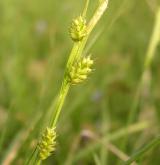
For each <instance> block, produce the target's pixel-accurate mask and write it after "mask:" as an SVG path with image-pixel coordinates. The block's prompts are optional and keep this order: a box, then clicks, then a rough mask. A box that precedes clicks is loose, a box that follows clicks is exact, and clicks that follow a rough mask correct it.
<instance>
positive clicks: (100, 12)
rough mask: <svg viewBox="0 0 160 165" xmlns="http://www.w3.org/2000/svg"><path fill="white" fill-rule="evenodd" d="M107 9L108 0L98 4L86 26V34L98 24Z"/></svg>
mask: <svg viewBox="0 0 160 165" xmlns="http://www.w3.org/2000/svg"><path fill="white" fill-rule="evenodd" d="M107 7H108V0H104V1H103V2H102V3H100V5H99V7H98V8H97V10H96V12H95V14H94V15H93V17H92V19H91V21H90V22H89V24H88V33H90V32H91V31H92V30H93V28H94V27H95V25H96V24H97V23H98V21H99V20H100V18H101V17H102V15H103V14H104V12H105V11H106V9H107Z"/></svg>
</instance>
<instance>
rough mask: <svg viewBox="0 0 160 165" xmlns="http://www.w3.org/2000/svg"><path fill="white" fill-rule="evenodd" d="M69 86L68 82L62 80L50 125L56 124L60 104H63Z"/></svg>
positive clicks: (60, 107)
mask: <svg viewBox="0 0 160 165" xmlns="http://www.w3.org/2000/svg"><path fill="white" fill-rule="evenodd" d="M69 88H70V83H67V82H65V81H64V82H63V83H62V87H61V90H60V93H59V96H58V98H57V101H56V104H55V110H54V111H53V115H52V117H51V124H50V125H51V127H52V128H54V127H55V126H56V124H57V121H58V118H59V116H60V113H61V109H62V106H63V104H64V101H65V98H66V96H67V93H68V90H69Z"/></svg>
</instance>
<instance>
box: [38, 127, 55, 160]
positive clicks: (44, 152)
mask: <svg viewBox="0 0 160 165" xmlns="http://www.w3.org/2000/svg"><path fill="white" fill-rule="evenodd" d="M55 146H56V131H55V128H48V127H47V128H46V129H45V130H44V132H43V133H42V136H41V139H40V141H39V143H38V149H39V158H40V160H45V159H47V158H48V157H49V156H50V155H51V154H52V153H53V152H54V151H55Z"/></svg>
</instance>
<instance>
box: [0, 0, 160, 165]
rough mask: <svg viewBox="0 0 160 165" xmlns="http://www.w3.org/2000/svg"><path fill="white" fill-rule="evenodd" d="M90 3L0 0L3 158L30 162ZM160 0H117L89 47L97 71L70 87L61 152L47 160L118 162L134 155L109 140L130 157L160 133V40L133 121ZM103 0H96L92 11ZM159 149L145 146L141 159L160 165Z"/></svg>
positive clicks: (0, 154) (61, 126) (0, 144)
mask: <svg viewBox="0 0 160 165" xmlns="http://www.w3.org/2000/svg"><path fill="white" fill-rule="evenodd" d="M84 2H85V1H84V0H83V1H75V0H67V1H63V2H60V1H56V0H45V1H44V0H34V1H22V0H1V1H0V161H1V162H4V161H8V162H10V161H12V162H10V164H13V165H14V164H15V165H18V164H24V162H25V161H26V160H27V159H28V158H29V156H30V153H31V152H32V151H33V150H34V147H35V145H36V140H37V137H38V135H39V132H40V130H41V129H42V128H41V127H42V123H43V122H45V119H44V117H43V116H44V115H42V114H46V113H47V112H46V110H47V109H48V108H49V106H50V104H51V102H52V100H53V98H55V97H56V95H57V92H58V90H59V88H60V85H61V84H60V83H61V81H62V78H63V72H64V67H65V64H66V61H67V59H68V54H69V52H70V50H71V46H72V42H71V41H70V38H69V35H68V27H69V24H70V22H71V20H72V18H74V17H75V16H77V15H79V13H80V12H81V9H82V8H83V5H84ZM153 2H156V3H155V4H156V5H155V6H154V3H152V4H153V6H150V5H148V3H147V0H142V1H139V0H134V1H128V0H123V1H118V0H110V3H109V8H108V10H107V12H106V14H105V15H104V16H103V18H102V20H101V21H100V24H99V25H98V26H97V27H96V29H95V30H94V32H93V34H92V36H91V37H90V39H89V42H88V45H87V47H86V51H85V52H89V53H90V52H91V53H92V54H93V58H94V59H95V65H94V68H95V70H94V72H93V74H91V76H90V78H89V79H88V80H87V81H86V82H85V83H83V84H81V85H78V86H76V87H72V89H71V90H70V92H69V95H68V97H67V100H66V102H65V105H64V107H63V110H62V111H63V115H61V117H60V120H59V124H58V128H57V132H58V139H57V149H56V152H55V153H54V154H53V156H52V157H50V158H49V159H48V160H47V161H45V162H44V164H53V163H55V164H58V165H59V164H60V165H61V164H62V165H63V164H66V165H71V164H76V165H77V164H83V165H90V164H101V165H112V164H115V165H116V164H117V165H118V164H121V163H122V162H123V163H125V161H126V160H121V159H120V158H119V155H117V153H115V152H112V150H110V148H109V145H108V143H111V144H112V145H114V146H115V147H116V148H117V149H118V150H120V151H121V152H122V153H124V154H125V155H127V156H128V157H130V156H131V155H135V154H136V153H137V151H139V148H141V147H142V146H146V147H147V144H150V142H151V141H152V140H153V141H154V139H155V137H157V135H159V132H160V103H159V102H160V101H159V100H160V92H159V91H160V87H159V84H160V76H159V75H160V73H159V70H160V69H159V64H160V56H159V54H160V44H158V45H157V49H156V51H155V53H154V58H153V61H152V63H151V66H150V68H149V73H148V74H147V75H148V76H147V79H145V83H143V85H142V90H141V94H140V97H138V102H137V105H136V110H135V115H134V121H133V122H130V124H129V126H128V129H127V128H126V125H127V123H128V120H129V116H130V112H131V109H132V108H133V103H134V98H135V95H136V91H137V88H138V84H139V80H140V79H141V76H142V72H143V67H144V62H145V60H146V52H147V50H148V47H149V44H150V39H151V36H152V32H153V29H154V24H155V13H156V11H157V9H158V6H160V2H159V1H158V0H157V1H156V0H155V1H153ZM97 4H98V0H92V1H91V5H90V8H89V16H88V18H90V16H91V13H93V11H94V9H95V8H96V6H97ZM96 36H97V37H96ZM41 115H42V116H41ZM131 117H132V116H131ZM46 122H47V121H46ZM86 132H87V134H86ZM84 133H85V134H84ZM101 142H103V143H101ZM157 144H158V143H157ZM159 148H160V147H159V146H158V147H155V148H152V150H148V152H145V153H144V154H143V155H141V156H140V159H139V158H138V162H137V163H139V164H142V165H150V164H152V165H159V162H160V157H159V153H160V149H159ZM140 151H141V150H140ZM140 151H139V152H140ZM12 155H13V156H14V157H13V158H12ZM133 157H134V156H133ZM133 157H132V156H131V158H130V159H131V160H132V159H133ZM0 164H1V163H0Z"/></svg>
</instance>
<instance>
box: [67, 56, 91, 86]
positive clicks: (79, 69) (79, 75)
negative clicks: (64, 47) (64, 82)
mask: <svg viewBox="0 0 160 165" xmlns="http://www.w3.org/2000/svg"><path fill="white" fill-rule="evenodd" d="M92 65H93V60H91V59H90V56H88V57H84V58H82V59H81V60H80V61H79V62H76V63H75V64H74V65H73V66H72V67H71V70H70V72H69V80H70V82H71V83H72V84H78V83H81V82H83V81H84V80H86V79H87V77H88V74H89V73H90V72H91V71H92V69H91V66H92Z"/></svg>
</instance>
